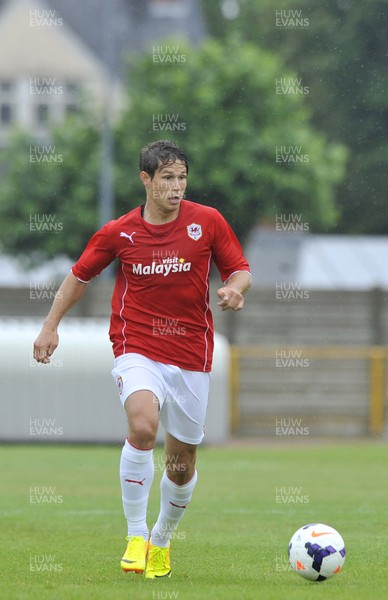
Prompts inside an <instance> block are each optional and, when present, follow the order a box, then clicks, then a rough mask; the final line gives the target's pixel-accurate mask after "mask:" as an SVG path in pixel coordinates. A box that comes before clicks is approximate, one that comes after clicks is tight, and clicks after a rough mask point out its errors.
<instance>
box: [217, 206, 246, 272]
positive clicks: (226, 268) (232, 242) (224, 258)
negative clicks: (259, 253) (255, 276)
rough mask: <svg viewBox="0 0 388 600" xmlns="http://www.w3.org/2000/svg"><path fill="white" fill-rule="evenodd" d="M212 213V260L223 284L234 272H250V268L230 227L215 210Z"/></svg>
mask: <svg viewBox="0 0 388 600" xmlns="http://www.w3.org/2000/svg"><path fill="white" fill-rule="evenodd" d="M214 212H215V227H214V239H213V259H214V262H215V264H216V266H217V269H218V271H219V273H220V276H221V280H222V281H223V282H225V281H227V280H228V279H229V277H230V276H231V275H233V273H235V272H236V271H248V272H250V268H249V263H248V261H247V259H246V258H245V256H244V254H243V251H242V248H241V245H240V242H239V241H238V239H237V238H236V236H235V234H234V232H233V230H232V228H231V226H230V225H229V223H227V221H226V220H225V219H224V217H223V216H222V215H221V214H220V213H219V212H218V211H217V210H215V211H214Z"/></svg>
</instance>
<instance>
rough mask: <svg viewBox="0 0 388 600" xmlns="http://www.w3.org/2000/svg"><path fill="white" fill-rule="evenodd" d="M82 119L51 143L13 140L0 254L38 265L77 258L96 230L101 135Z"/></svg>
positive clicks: (6, 156) (2, 193)
mask: <svg viewBox="0 0 388 600" xmlns="http://www.w3.org/2000/svg"><path fill="white" fill-rule="evenodd" d="M87 121H88V119H86V118H85V115H79V116H76V117H74V118H71V119H69V120H67V122H66V124H65V125H63V126H61V127H59V128H58V129H55V130H54V131H53V132H52V138H51V140H50V142H47V141H46V142H45V143H44V144H43V143H42V142H37V141H36V140H34V139H32V138H31V137H29V136H28V135H27V134H25V133H20V132H18V133H17V134H15V135H14V137H13V139H12V140H11V142H10V144H9V146H7V148H6V149H5V150H3V151H2V154H3V157H2V158H3V160H2V164H3V168H4V170H5V173H4V175H3V177H2V185H1V186H0V249H1V250H2V251H3V252H4V253H9V254H13V253H20V254H23V255H24V256H25V257H28V259H29V262H30V263H32V264H34V263H36V262H37V261H39V260H40V259H42V258H52V257H54V256H55V255H57V254H65V255H67V256H70V257H72V258H75V257H77V256H78V254H79V252H80V248H82V246H83V245H84V244H85V243H86V242H87V240H88V238H89V237H90V236H91V235H92V233H93V232H94V231H95V230H96V228H97V222H98V221H97V205H98V201H97V199H98V181H99V180H98V173H99V160H100V159H99V145H98V131H97V130H96V128H95V127H92V126H91V125H86V123H87Z"/></svg>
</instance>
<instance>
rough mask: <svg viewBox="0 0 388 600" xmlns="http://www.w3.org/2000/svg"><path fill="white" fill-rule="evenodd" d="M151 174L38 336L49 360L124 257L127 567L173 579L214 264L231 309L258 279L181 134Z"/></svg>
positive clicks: (114, 333) (115, 315) (153, 155)
mask: <svg viewBox="0 0 388 600" xmlns="http://www.w3.org/2000/svg"><path fill="white" fill-rule="evenodd" d="M139 167H140V178H141V181H142V182H143V184H144V187H145V192H146V201H145V203H144V204H143V205H141V206H138V207H137V208H135V209H134V210H131V211H130V212H129V213H127V214H125V215H123V216H122V217H120V218H119V219H117V220H113V221H110V222H109V223H107V224H106V225H104V227H102V229H100V230H99V231H97V233H95V234H94V235H93V237H92V238H91V240H90V241H89V243H88V245H87V246H86V248H85V250H84V252H83V254H82V255H81V257H80V258H79V260H78V261H77V262H76V264H75V265H74V266H73V267H72V270H71V272H70V273H69V274H68V275H67V277H66V278H65V280H64V281H63V283H62V285H61V287H60V288H59V291H58V294H57V295H56V297H55V299H54V302H53V305H52V307H51V309H50V312H49V314H48V316H47V318H46V320H45V322H44V324H43V327H42V330H41V332H40V334H39V336H38V338H37V339H36V340H35V343H34V357H35V359H36V360H37V361H38V362H41V363H48V362H50V356H51V355H52V354H53V352H54V350H55V349H56V347H57V346H58V341H59V338H58V333H57V327H58V324H59V322H60V320H61V318H62V317H63V315H64V314H65V313H66V312H67V311H68V310H69V309H70V308H71V307H72V306H73V305H74V304H75V303H76V302H77V301H78V300H79V299H80V298H81V297H82V296H83V294H84V292H85V290H86V287H87V284H88V282H89V281H90V280H91V279H92V278H93V277H95V276H96V275H98V274H99V273H100V272H101V271H102V270H103V269H104V268H105V267H107V266H108V265H109V264H110V263H111V262H112V261H113V260H114V259H115V258H118V259H119V264H118V270H117V277H116V284H115V288H114V292H113V296H112V316H111V321H110V339H111V341H112V344H113V352H114V355H115V360H114V368H113V371H112V375H113V378H114V380H115V382H116V385H117V388H118V393H119V396H120V399H121V402H122V404H123V406H124V408H125V411H126V413H127V417H128V425H129V433H128V437H127V439H126V441H125V444H124V447H123V449H122V454H121V462H120V481H121V489H122V500H123V507H124V514H125V517H126V520H127V524H128V537H127V541H128V544H127V548H126V551H125V554H124V556H123V558H122V559H121V567H122V569H123V570H124V571H127V572H129V571H131V572H136V573H143V571H145V576H146V577H147V578H151V579H154V578H156V577H169V576H170V574H171V567H170V539H171V537H172V534H173V532H174V531H175V530H176V528H177V527H178V523H179V521H180V520H181V518H182V516H183V514H184V513H185V511H186V508H187V506H188V504H189V502H190V500H191V497H192V494H193V490H194V487H195V484H196V482H197V472H196V469H195V458H196V450H197V446H198V444H200V443H201V441H202V438H203V436H204V433H203V425H204V421H205V414H206V408H207V402H208V395H209V384H210V371H211V366H212V354H213V344H214V343H213V320H212V315H211V311H210V308H209V273H210V267H211V264H212V261H213V260H214V262H215V264H216V266H217V268H218V270H219V272H220V275H221V279H222V281H223V285H222V287H220V288H219V289H218V290H217V294H218V297H219V302H218V305H219V306H220V308H221V309H222V310H227V309H231V310H235V311H237V310H240V309H241V308H242V307H243V305H244V293H245V292H246V291H247V290H248V289H249V287H250V285H251V274H250V272H249V265H248V263H247V260H246V259H245V257H244V255H243V253H242V250H241V246H240V244H239V242H238V241H237V239H236V237H235V235H234V233H233V231H232V229H231V228H230V226H229V225H228V223H227V222H226V221H225V219H224V218H223V217H222V216H221V214H220V213H219V212H218V211H217V210H215V209H214V208H212V207H209V206H203V205H201V204H196V203H194V202H191V201H188V200H184V199H183V197H184V193H185V189H186V183H187V175H188V163H187V158H186V155H185V153H184V152H183V151H182V150H181V149H180V148H178V147H177V146H176V145H175V144H174V143H173V142H170V141H166V140H162V141H156V142H152V143H150V144H148V145H147V146H145V147H144V148H143V149H142V151H141V154H140V164H139ZM159 419H160V421H161V423H162V424H163V426H164V428H165V430H166V439H165V463H166V465H165V471H164V473H163V476H162V479H161V484H160V492H161V497H160V512H159V516H158V519H157V521H156V523H155V525H154V526H153V528H152V531H151V533H150V532H149V529H148V526H147V522H146V515H147V504H148V497H149V492H150V488H151V484H152V480H153V475H154V462H153V448H154V445H155V438H156V433H157V428H158V423H159Z"/></svg>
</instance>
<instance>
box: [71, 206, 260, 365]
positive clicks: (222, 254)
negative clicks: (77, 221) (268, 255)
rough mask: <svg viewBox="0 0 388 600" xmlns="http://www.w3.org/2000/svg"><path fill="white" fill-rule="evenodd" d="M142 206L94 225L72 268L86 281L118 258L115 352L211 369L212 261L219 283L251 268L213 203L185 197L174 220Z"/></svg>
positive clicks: (112, 325) (113, 326) (112, 329)
mask: <svg viewBox="0 0 388 600" xmlns="http://www.w3.org/2000/svg"><path fill="white" fill-rule="evenodd" d="M141 208H142V207H141V206H138V207H137V208H135V209H134V210H132V211H131V212H129V213H128V214H126V215H123V216H122V217H120V218H119V219H117V220H114V221H110V222H109V223H107V224H106V225H104V227H102V229H100V230H99V231H97V233H95V234H94V235H93V237H92V238H91V240H90V241H89V243H88V245H87V246H86V248H85V251H84V252H83V254H82V255H81V257H80V258H79V260H78V261H77V263H76V264H75V265H74V266H73V268H72V271H73V274H74V275H75V276H76V277H77V278H78V279H79V280H80V281H83V282H85V283H87V282H88V281H90V279H91V278H92V277H95V276H96V275H98V274H99V273H100V272H101V271H102V270H103V269H104V268H105V267H107V266H108V265H109V264H110V263H111V262H112V261H113V260H114V259H115V258H118V259H119V265H118V271H117V277H116V285H115V288H114V291H113V296H112V316H111V321H110V330H109V334H110V339H111V341H112V344H113V352H114V355H115V356H116V357H117V356H120V355H122V354H125V353H127V352H137V353H139V354H142V355H143V356H147V357H148V358H150V359H152V360H156V361H159V362H162V363H167V364H172V365H176V366H178V367H181V368H183V369H188V370H192V371H210V370H211V365H212V356H213V347H214V342H213V318H212V314H211V311H210V307H209V273H210V267H211V264H212V260H214V262H215V264H216V266H217V268H218V270H219V272H220V275H221V279H222V281H224V282H225V281H226V280H227V279H228V278H229V277H230V276H231V275H232V273H234V272H235V271H249V264H248V262H247V260H246V258H245V257H244V255H243V253H242V249H241V246H240V244H239V242H238V240H237V238H236V236H235V235H234V233H233V231H232V229H231V228H230V226H229V225H228V223H227V222H226V221H225V219H224V218H223V217H222V215H221V214H220V213H219V212H218V211H217V210H216V209H214V208H211V207H209V206H203V205H201V204H196V203H194V202H190V201H187V200H182V202H181V207H180V212H179V216H178V217H177V218H176V219H175V220H174V221H171V222H170V223H165V224H163V225H151V224H150V223H147V222H146V221H145V220H144V219H143V217H142V214H141Z"/></svg>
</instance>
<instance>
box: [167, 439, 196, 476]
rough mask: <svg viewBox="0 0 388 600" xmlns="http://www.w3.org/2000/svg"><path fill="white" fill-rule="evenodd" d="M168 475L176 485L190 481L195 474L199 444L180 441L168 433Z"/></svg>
mask: <svg viewBox="0 0 388 600" xmlns="http://www.w3.org/2000/svg"><path fill="white" fill-rule="evenodd" d="M165 454H166V475H167V477H168V478H169V479H170V481H172V482H173V483H175V484H176V485H184V484H185V483H188V482H189V481H190V480H191V479H192V478H193V477H194V474H195V459H196V456H197V446H193V445H191V444H185V443H184V442H180V441H179V440H177V439H176V438H175V437H173V436H172V435H170V434H169V433H166V444H165Z"/></svg>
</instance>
